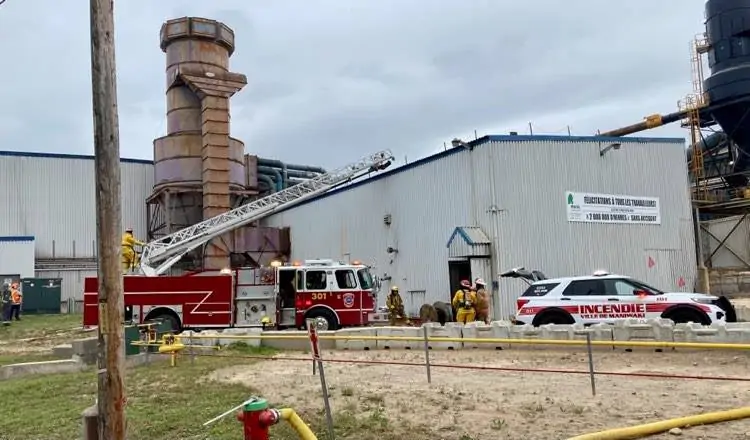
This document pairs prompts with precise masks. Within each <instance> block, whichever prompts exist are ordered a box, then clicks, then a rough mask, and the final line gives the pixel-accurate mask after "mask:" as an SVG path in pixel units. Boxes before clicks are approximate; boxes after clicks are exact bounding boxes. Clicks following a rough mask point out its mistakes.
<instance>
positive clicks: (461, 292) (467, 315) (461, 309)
mask: <svg viewBox="0 0 750 440" xmlns="http://www.w3.org/2000/svg"><path fill="white" fill-rule="evenodd" d="M451 304H452V305H453V308H454V309H456V321H457V322H460V323H462V324H466V323H468V322H473V321H474V318H475V317H476V315H477V310H476V304H477V293H476V292H474V291H473V290H472V288H471V282H469V280H463V281H461V288H460V289H458V290H457V291H456V294H455V295H453V301H452V303H451Z"/></svg>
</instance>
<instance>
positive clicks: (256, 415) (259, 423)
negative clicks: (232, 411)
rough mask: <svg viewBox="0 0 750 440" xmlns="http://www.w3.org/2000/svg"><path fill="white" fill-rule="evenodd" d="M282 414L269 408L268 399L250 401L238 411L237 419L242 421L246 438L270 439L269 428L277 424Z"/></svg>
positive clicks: (250, 439)
mask: <svg viewBox="0 0 750 440" xmlns="http://www.w3.org/2000/svg"><path fill="white" fill-rule="evenodd" d="M280 418H281V417H280V414H279V412H278V411H277V410H275V409H269V408H268V402H267V401H266V399H256V400H253V401H252V402H248V403H247V404H245V406H243V407H242V410H241V411H240V412H238V413H237V420H239V421H241V422H242V425H243V427H244V433H245V440H269V434H268V428H270V427H271V426H273V425H275V424H277V423H278V422H279V420H280Z"/></svg>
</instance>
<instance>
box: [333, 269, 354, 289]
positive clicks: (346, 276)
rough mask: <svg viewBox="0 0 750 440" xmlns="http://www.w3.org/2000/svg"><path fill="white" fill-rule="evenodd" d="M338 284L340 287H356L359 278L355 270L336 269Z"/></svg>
mask: <svg viewBox="0 0 750 440" xmlns="http://www.w3.org/2000/svg"><path fill="white" fill-rule="evenodd" d="M336 284H338V286H339V289H356V288H357V278H356V277H355V276H354V271H353V270H343V269H342V270H337V271H336Z"/></svg>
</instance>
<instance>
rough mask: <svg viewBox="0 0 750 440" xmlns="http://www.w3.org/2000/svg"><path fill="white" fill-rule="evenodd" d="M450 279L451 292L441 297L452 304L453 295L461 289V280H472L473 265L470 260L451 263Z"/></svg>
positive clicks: (449, 268)
mask: <svg viewBox="0 0 750 440" xmlns="http://www.w3.org/2000/svg"><path fill="white" fill-rule="evenodd" d="M448 277H449V279H450V283H451V285H450V291H448V292H445V294H444V295H440V296H441V297H444V298H447V300H445V301H446V302H448V303H450V302H451V301H452V300H453V293H454V292H455V291H457V290H458V289H459V288H460V287H461V280H470V279H471V263H469V260H468V259H464V260H458V261H449V262H448Z"/></svg>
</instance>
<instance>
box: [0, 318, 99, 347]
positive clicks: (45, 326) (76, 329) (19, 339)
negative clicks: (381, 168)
mask: <svg viewBox="0 0 750 440" xmlns="http://www.w3.org/2000/svg"><path fill="white" fill-rule="evenodd" d="M81 322H82V318H81V315H76V314H73V315H67V314H65V315H25V316H23V315H22V316H21V320H20V321H13V322H12V323H10V325H0V341H3V342H5V343H8V344H20V343H27V342H36V341H38V340H42V339H43V340H44V341H45V342H49V343H53V342H56V341H69V340H72V339H75V338H78V337H84V335H87V334H89V333H88V332H84V331H83V325H82V324H81Z"/></svg>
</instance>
